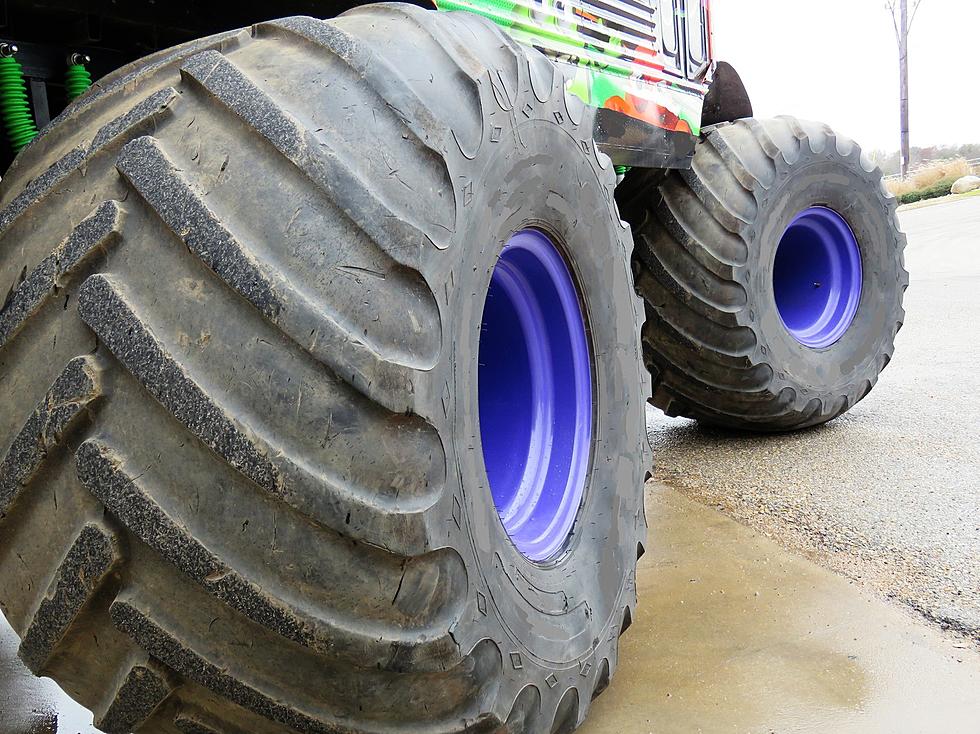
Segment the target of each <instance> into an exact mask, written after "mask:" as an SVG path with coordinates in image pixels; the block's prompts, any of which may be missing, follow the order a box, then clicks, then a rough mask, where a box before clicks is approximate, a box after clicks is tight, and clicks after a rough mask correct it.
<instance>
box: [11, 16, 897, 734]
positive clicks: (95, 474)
mask: <svg viewBox="0 0 980 734" xmlns="http://www.w3.org/2000/svg"><path fill="white" fill-rule="evenodd" d="M200 5H201V7H192V6H190V5H186V6H185V5H183V4H177V3H142V2H134V3H129V4H128V6H129V7H128V8H127V7H126V4H119V5H117V4H99V5H97V6H96V5H93V6H91V7H86V9H85V11H84V12H82V11H80V10H78V8H77V6H76V5H73V4H70V3H69V4H66V3H62V2H54V1H49V0H35V1H32V2H17V1H14V0H11V1H10V2H8V3H6V4H5V10H6V15H5V16H4V18H3V23H4V25H3V27H2V33H0V40H2V41H3V43H2V44H0V56H2V58H0V113H2V122H3V125H4V132H5V133H6V136H7V141H8V143H9V146H10V147H9V150H10V158H11V159H12V160H11V162H10V163H9V167H8V168H7V169H6V172H5V173H4V175H3V183H2V187H3V188H2V194H0V196H2V201H0V204H2V210H0V284H2V287H3V289H4V295H5V300H4V301H3V306H2V310H0V391H2V405H3V410H2V413H0V457H2V465H0V604H2V609H3V613H4V615H5V616H6V618H7V620H8V621H9V622H10V624H11V625H12V626H13V627H14V629H15V630H16V632H17V633H18V635H19V636H20V638H21V644H20V649H19V654H20V657H21V658H22V659H23V661H24V662H25V663H26V665H27V666H28V667H29V668H30V669H31V670H32V671H33V672H35V673H36V674H38V675H47V676H51V677H52V678H54V679H55V680H56V681H58V683H59V684H60V685H61V686H62V687H63V688H64V689H65V690H66V691H67V692H68V693H69V694H70V695H71V696H73V697H74V698H76V699H77V700H78V701H80V702H81V703H83V704H84V705H85V706H87V707H88V708H90V709H91V710H92V711H93V713H94V720H95V724H96V725H97V726H98V727H99V728H101V729H102V730H104V731H106V732H128V731H137V732H161V733H163V732H166V733H171V734H172V733H173V732H183V734H190V733H195V734H196V733H201V732H208V733H212V734H220V733H224V734H228V733H232V732H238V733H241V732H248V733H254V734H272V733H273V732H284V731H303V732H306V731H310V732H378V733H387V732H447V733H449V732H464V731H466V732H489V731H506V732H515V733H516V732H545V733H548V732H550V733H552V734H557V733H559V732H568V731H571V730H572V729H574V728H575V727H576V726H577V725H578V724H579V723H581V722H582V721H583V719H584V717H585V716H586V713H587V711H588V709H589V706H590V703H591V701H592V700H593V699H594V698H595V696H596V695H598V694H599V693H600V692H601V691H602V690H603V689H604V688H605V687H606V686H607V685H608V683H609V681H610V676H612V674H613V673H614V671H615V669H616V666H617V660H618V658H617V656H618V652H617V645H618V638H619V635H620V634H621V633H622V632H623V631H624V630H625V629H626V628H627V627H628V626H629V624H630V622H631V620H632V619H633V617H634V615H635V613H636V606H635V605H636V585H635V576H634V574H635V568H636V563H637V559H638V557H639V556H640V554H642V552H643V549H644V543H645V533H646V521H645V517H644V509H643V484H644V480H645V478H646V477H647V476H648V470H649V469H650V467H651V461H652V457H651V451H650V446H649V443H648V441H647V437H646V433H645V424H644V420H645V419H644V411H645V404H646V402H647V401H648V400H652V402H653V403H654V404H655V405H657V406H659V407H661V408H663V409H664V410H665V411H667V412H668V413H671V414H676V415H683V416H689V417H691V418H695V419H697V420H699V421H704V422H706V423H714V424H720V425H723V426H730V427H736V428H740V429H752V430H758V431H774V430H784V429H793V428H801V427H804V426H812V425H814V424H817V423H821V422H823V421H827V420H830V419H831V418H833V417H835V416H837V415H840V414H841V413H842V412H843V411H845V410H847V409H848V408H849V407H851V406H853V405H854V404H855V403H856V402H857V401H858V400H860V399H861V398H863V397H864V396H865V395H866V394H867V393H868V391H869V390H870V389H871V387H872V386H873V385H874V383H875V380H876V379H877V376H878V373H879V372H880V370H881V369H882V368H883V367H884V366H885V365H886V364H887V362H888V360H889V358H890V357H891V354H892V349H893V338H894V336H895V333H896V331H897V330H898V328H899V327H900V325H901V322H902V318H903V315H902V307H901V302H902V292H903V290H904V287H905V285H906V284H907V276H906V273H905V271H904V269H903V265H902V250H903V247H904V243H905V240H904V237H903V235H902V234H901V233H900V231H899V228H898V226H897V223H896V218H895V202H894V200H893V199H892V198H891V197H890V196H889V195H888V194H887V192H886V191H885V190H884V188H883V187H882V186H881V174H880V172H879V170H878V169H876V168H875V166H874V165H872V164H871V163H870V162H869V160H868V158H867V157H865V156H863V155H862V153H861V150H860V148H859V147H858V146H857V144H855V143H854V142H853V141H851V140H849V139H848V138H846V137H844V136H842V135H840V134H838V133H836V132H834V131H833V130H831V129H830V128H828V127H827V126H826V125H822V124H818V123H812V122H804V121H799V120H796V119H793V118H776V119H754V118H753V117H752V109H751V104H750V102H749V99H748V96H747V95H746V93H745V90H744V88H743V86H742V83H741V81H740V80H739V78H738V75H737V74H736V73H735V71H734V69H733V68H732V67H731V66H729V65H727V64H725V63H723V62H719V61H715V60H714V59H713V58H712V51H711V33H710V30H711V29H710V20H709V13H708V2H707V0H703V1H702V2H698V1H697V0H686V2H685V0H561V1H560V2H559V1H557V0H556V1H554V2H552V1H551V0H546V1H545V2H539V1H535V0H439V2H438V6H439V7H438V8H436V9H426V8H423V7H417V6H413V5H404V4H381V5H365V6H363V7H353V6H352V5H353V4H350V3H349V4H346V5H345V4H343V3H335V2H283V3H279V4H278V5H277V6H276V10H275V13H276V14H277V15H291V14H293V13H305V14H308V15H316V16H319V17H331V19H330V20H316V19H314V18H311V17H288V18H285V19H281V20H272V21H268V22H260V23H257V24H255V25H252V26H249V27H247V28H246V29H245V30H238V31H224V30H223V29H225V28H229V27H235V26H236V25H245V24H246V23H248V22H253V21H255V20H256V19H259V18H262V17H267V16H268V14H269V12H268V10H267V8H265V7H264V6H263V7H258V5H257V4H256V3H252V2H250V1H248V0H245V1H243V2H239V3H236V4H235V5H233V6H231V5H226V4H200ZM93 8H95V9H93ZM219 31H220V32H219ZM215 32H217V35H210V36H209V37H205V38H204V39H203V40H194V39H195V38H197V37H200V36H205V35H207V34H209V33H215ZM174 44H176V45H174ZM170 46H173V47H172V48H167V50H160V49H162V48H164V47H170ZM146 54H149V55H146ZM138 57H144V58H141V59H140V60H138V61H134V60H133V59H136V58H138ZM93 76H94V77H96V78H99V77H101V78H99V79H98V81H96V82H95V83H94V84H90V82H91V79H92V77H93ZM59 110H60V114H57V116H56V117H54V119H50V120H49V118H51V116H52V114H53V113H57V112H59ZM39 129H40V133H38V130H39ZM15 153H16V156H15V157H14V154H15ZM624 219H625V221H623V220H624Z"/></svg>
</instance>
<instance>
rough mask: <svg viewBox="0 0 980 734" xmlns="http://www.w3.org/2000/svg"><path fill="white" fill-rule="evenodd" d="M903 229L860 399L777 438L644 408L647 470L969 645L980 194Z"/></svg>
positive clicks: (977, 455)
mask: <svg viewBox="0 0 980 734" xmlns="http://www.w3.org/2000/svg"><path fill="white" fill-rule="evenodd" d="M900 219H901V222H902V226H903V228H904V229H905V231H906V233H907V234H908V240H909V246H908V250H907V253H906V254H907V256H906V259H907V266H908V269H909V272H910V275H911V285H910V287H909V290H908V292H907V293H906V302H905V303H906V311H907V318H906V321H905V327H904V328H903V329H902V331H901V332H900V333H899V335H898V340H897V351H896V354H895V357H894V359H893V360H892V362H891V364H890V365H889V366H888V368H887V369H886V370H885V371H884V372H883V373H882V376H881V380H880V381H879V383H878V385H877V386H876V387H875V389H874V390H873V391H872V392H871V394H870V395H869V396H868V397H867V398H866V399H865V400H863V401H862V402H861V403H859V404H858V405H857V406H855V407H854V408H853V409H852V410H851V411H850V412H849V413H847V414H846V415H845V416H843V417H842V418H839V419H837V420H836V421H833V422H831V423H830V424H828V425H826V426H823V427H818V428H815V429H811V430H808V431H803V432H800V433H795V434H789V435H785V436H751V435H745V434H737V433H732V432H726V431H718V430H711V429H702V428H700V427H698V426H697V425H696V424H695V423H693V422H691V421H687V420H682V419H668V418H665V417H664V416H663V414H661V413H659V411H654V410H653V409H651V410H650V413H649V414H648V425H649V429H650V434H651V438H652V439H653V443H654V450H655V457H656V462H657V470H656V471H657V476H658V478H660V479H662V480H664V481H667V482H668V483H670V484H671V485H672V486H674V487H676V488H678V489H680V490H681V491H682V492H684V493H685V494H687V495H688V496H691V497H694V498H695V499H697V500H699V501H700V502H703V503H705V504H708V505H711V506H716V507H718V508H720V509H722V510H723V511H724V512H726V513H727V514H729V515H731V516H733V517H735V518H736V519H738V520H739V521H741V522H744V523H746V524H748V525H750V526H752V527H754V528H757V529H759V530H761V531H762V532H764V533H765V534H768V535H771V536H772V537H773V538H775V539H777V540H778V541H779V542H780V543H782V544H783V545H785V546H788V547H791V548H793V549H796V550H798V551H800V552H802V553H803V554H805V555H807V556H809V557H810V558H812V559H814V560H816V561H818V562H819V563H821V564H823V565H825V566H827V567H829V568H831V569H833V570H835V571H837V572H838V573H841V574H843V575H845V576H847V577H848V578H850V579H852V580H855V581H859V582H860V583H862V584H864V585H866V586H867V587H868V588H869V589H872V590H874V591H876V592H877V593H879V594H881V595H883V596H887V597H891V598H893V599H895V600H897V601H899V602H900V603H902V604H903V605H904V606H906V607H907V608H909V609H914V610H917V612H918V613H919V614H921V615H924V616H925V617H926V618H927V619H929V620H931V621H933V622H934V623H936V624H938V625H941V626H944V627H947V628H951V629H953V630H958V631H959V632H960V633H962V634H963V635H965V636H966V638H967V639H969V640H971V641H972V642H973V643H974V644H977V645H980V197H975V198H970V199H963V200H959V201H954V202H950V203H947V204H941V205H937V206H932V207H927V208H922V209H915V210H910V211H905V212H902V213H901V214H900ZM977 695H978V697H980V691H978V693H977ZM974 730H975V731H980V720H978V723H977V726H976V727H975V729H974Z"/></svg>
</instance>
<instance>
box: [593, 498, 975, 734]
mask: <svg viewBox="0 0 980 734" xmlns="http://www.w3.org/2000/svg"><path fill="white" fill-rule="evenodd" d="M647 517H648V519H649V521H650V538H651V541H652V542H651V543H650V547H649V550H648V552H647V554H646V555H645V556H644V557H643V558H642V559H641V561H640V568H639V571H638V574H637V587H638V591H639V595H640V605H639V609H638V610H637V620H636V621H635V622H634V624H633V626H632V627H631V628H630V629H629V630H628V631H627V632H626V634H625V635H624V636H623V637H622V638H621V641H620V645H621V647H620V663H619V668H618V670H617V672H616V675H615V677H614V678H613V681H612V684H611V685H610V687H609V689H608V690H607V691H606V692H605V693H603V695H602V696H600V697H599V698H598V699H597V700H596V702H595V706H594V708H593V710H592V715H591V716H590V717H589V719H588V720H587V721H586V722H585V724H584V725H583V726H582V728H581V729H579V732H580V733H581V734H647V733H648V732H651V733H655V734H671V733H674V732H677V733H678V734H680V733H681V732H684V733H685V734H688V733H690V732H759V733H760V734H767V733H769V732H778V733H779V734H785V733H787V732H800V733H802V732H814V733H817V732H819V733H820V734H830V733H833V734H847V733H850V732H862V733H863V734H869V733H873V732H887V733H888V734H913V733H919V732H922V733H926V732H928V733H930V734H931V733H933V732H935V733H936V734H956V733H965V734H970V733H972V732H977V731H980V653H977V652H976V651H975V650H972V649H970V647H969V645H967V644H965V643H959V646H957V644H958V643H957V642H955V641H953V640H950V639H949V638H948V637H947V636H945V635H943V633H941V632H940V631H938V630H936V629H934V628H932V627H930V626H928V625H926V624H923V623H921V622H920V621H919V620H917V619H915V618H914V617H913V616H912V615H909V614H907V613H905V612H904V611H903V610H902V609H900V608H898V607H897V606H896V605H893V604H889V603H888V602H886V601H883V600H881V599H878V598H876V597H875V596H874V595H872V594H870V593H868V592H865V591H862V590H861V589H859V588H858V587H857V585H856V584H854V583H852V582H849V581H848V580H846V579H844V578H842V577H840V576H838V575H835V574H833V573H831V572H829V571H827V570H825V569H823V568H821V567H819V566H817V565H816V564H814V563H811V562H810V561H808V560H806V559H804V558H802V557H800V556H798V555H796V554H793V553H788V552H786V551H785V550H783V549H782V548H781V547H780V546H779V545H777V544H776V543H775V542H773V541H772V540H769V539H767V538H765V537H764V536H762V535H761V534H760V533H758V532H755V531H753V530H750V529H748V528H746V527H745V526H743V525H740V524H738V523H736V522H735V521H733V520H731V519H730V518H728V517H726V516H724V515H723V514H721V513H720V512H718V511H716V510H714V509H711V508H708V507H705V506H704V505H701V504H699V503H697V502H694V501H692V500H690V499H688V498H686V497H684V496H683V495H681V494H679V493H678V492H676V491H674V490H671V489H669V488H666V487H664V486H663V485H660V484H658V483H655V482H651V483H650V484H648V485H647Z"/></svg>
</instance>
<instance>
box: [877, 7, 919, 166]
mask: <svg viewBox="0 0 980 734" xmlns="http://www.w3.org/2000/svg"><path fill="white" fill-rule="evenodd" d="M921 4H922V0H914V2H913V4H912V14H911V16H910V15H909V3H908V0H886V2H885V8H886V9H887V10H888V11H889V12H890V13H891V16H892V25H894V26H895V40H896V41H898V85H899V87H898V90H899V111H898V113H899V118H900V124H901V132H902V140H901V155H902V177H903V178H904V177H905V176H907V175H908V172H909V31H910V30H911V29H912V22H913V21H914V20H915V14H916V13H917V12H918V10H919V6H920V5H921Z"/></svg>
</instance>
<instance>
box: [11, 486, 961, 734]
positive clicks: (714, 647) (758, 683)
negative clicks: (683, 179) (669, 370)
mask: <svg viewBox="0 0 980 734" xmlns="http://www.w3.org/2000/svg"><path fill="white" fill-rule="evenodd" d="M647 518H648V520H649V522H650V542H649V543H648V550H647V553H646V555H645V556H644V557H643V559H642V560H641V562H640V571H639V574H638V577H637V583H638V586H639V593H640V608H639V613H638V615H637V616H638V618H637V619H636V620H635V621H634V623H633V626H632V627H631V628H630V629H629V631H628V632H627V634H626V635H625V636H624V637H623V638H622V641H621V648H620V649H621V655H620V666H619V670H618V672H617V673H616V677H615V678H614V679H613V682H612V685H611V686H610V687H609V689H608V690H607V691H606V692H605V693H603V694H602V696H601V697H600V698H599V699H598V700H597V701H596V702H595V706H594V707H593V709H592V715H591V716H590V717H589V720H588V721H586V723H585V724H584V725H583V726H582V728H581V729H580V730H579V732H580V733H581V734H634V733H635V734H647V733H648V732H656V733H657V734H669V733H671V732H678V733H679V732H684V733H685V734H687V733H689V732H760V733H765V734H768V733H770V732H778V733H779V734H784V733H785V732H820V734H827V733H829V732H833V733H834V734H844V733H846V732H862V733H866V732H889V733H891V732H900V733H902V734H906V733H911V732H937V733H939V732H942V733H943V734H945V733H947V732H980V655H978V654H977V653H976V652H975V651H972V650H967V649H957V648H956V647H955V646H954V645H955V644H957V643H954V642H953V641H950V640H947V639H945V638H943V637H942V636H941V634H940V633H938V632H935V631H934V630H932V629H930V628H927V627H925V626H924V625H922V624H921V623H918V622H916V621H914V620H913V618H912V617H911V616H910V615H906V614H905V613H904V612H902V611H900V610H898V609H897V608H893V607H891V606H889V605H888V604H887V603H885V602H883V601H880V600H877V599H874V598H871V597H869V596H867V595H866V594H864V593H862V592H861V591H859V590H858V589H857V588H856V587H854V586H851V585H850V584H849V583H848V582H847V581H846V580H844V579H842V578H840V577H837V576H834V575H833V574H831V573H830V572H828V571H825V570H823V569H821V568H819V567H817V566H814V565H813V564H811V563H809V562H808V561H806V560H804V559H802V558H799V557H796V556H793V555H791V554H789V553H786V552H785V551H783V550H782V549H780V548H779V547H778V546H776V545H775V544H774V543H773V542H772V541H770V540H768V539H766V538H764V537H762V536H760V535H758V534H757V533H755V532H753V531H751V530H748V529H747V528H744V527H742V526H741V525H738V524H737V523H735V522H734V521H732V520H730V519H728V518H727V517H725V516H724V515H722V514H721V513H719V512H717V511H715V510H712V509H709V508H706V507H704V506H702V505H699V504H697V503H695V502H693V501H691V500H689V499H687V498H685V497H684V496H682V495H680V494H678V493H677V492H674V491H673V490H670V489H667V488H665V487H663V486H661V485H657V484H654V483H651V484H649V485H648V486H647ZM2 622H3V620H2V618H0V722H2V723H0V732H2V734H91V733H93V732H95V729H93V728H92V726H91V721H92V718H91V714H90V713H88V712H87V711H85V709H83V708H81V707H80V706H78V705H77V704H75V703H74V702H72V701H70V700H69V699H68V698H67V697H66V696H65V695H64V694H63V693H62V692H61V691H60V690H59V689H58V688H57V686H55V684H54V683H53V682H52V681H50V680H48V679H36V678H33V677H32V676H31V675H30V673H28V672H27V670H26V669H24V667H23V666H22V665H21V664H20V661H19V660H18V659H17V654H16V653H17V644H18V643H17V638H16V635H14V633H13V632H12V631H11V630H10V628H9V627H7V625H6V624H2Z"/></svg>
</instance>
